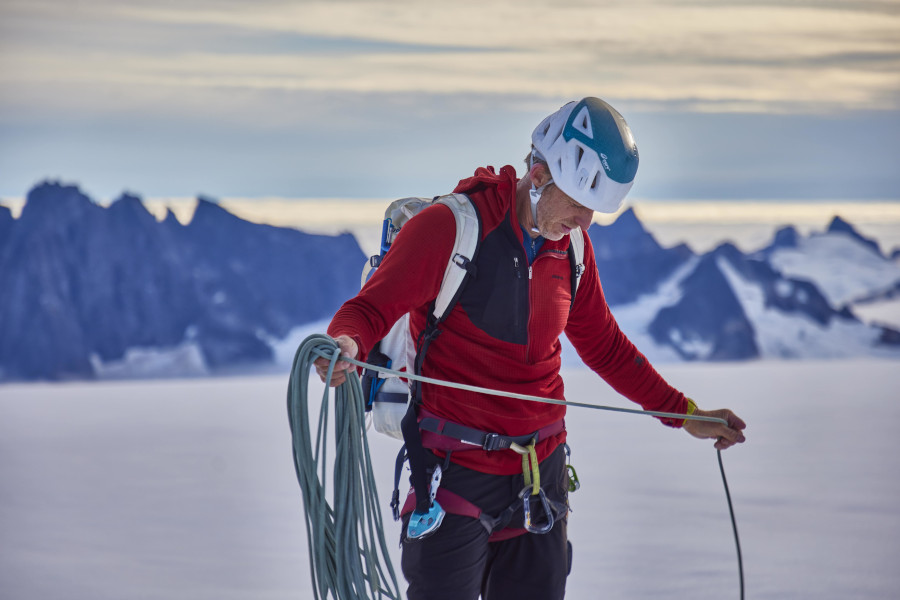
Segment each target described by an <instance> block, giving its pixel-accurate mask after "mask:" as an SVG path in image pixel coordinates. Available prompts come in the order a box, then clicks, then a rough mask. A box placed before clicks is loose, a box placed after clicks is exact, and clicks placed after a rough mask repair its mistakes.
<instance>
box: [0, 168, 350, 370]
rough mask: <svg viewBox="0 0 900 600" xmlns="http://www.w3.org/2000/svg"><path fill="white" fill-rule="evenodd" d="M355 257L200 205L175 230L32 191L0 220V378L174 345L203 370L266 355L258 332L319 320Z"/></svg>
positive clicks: (139, 211) (127, 207)
mask: <svg viewBox="0 0 900 600" xmlns="http://www.w3.org/2000/svg"><path fill="white" fill-rule="evenodd" d="M364 260H365V257H364V256H363V253H362V251H361V250H360V248H359V246H358V244H357V243H356V241H355V240H354V239H353V237H352V236H350V235H348V234H345V235H341V236H336V237H329V236H317V235H309V234H305V233H302V232H300V231H296V230H292V229H283V228H277V227H269V226H264V225H256V224H253V223H249V222H246V221H243V220H241V219H239V218H237V217H235V216H233V215H231V214H230V213H228V212H227V211H225V210H224V209H222V208H220V207H218V206H217V205H215V204H213V203H211V202H208V201H201V202H200V203H199V205H198V208H197V212H196V215H195V217H194V219H193V220H192V221H191V223H190V224H189V225H187V226H182V225H181V224H180V223H178V221H177V220H176V219H175V218H174V217H173V216H172V215H171V214H170V215H169V216H168V218H166V219H165V220H164V221H163V222H157V221H156V219H155V218H154V217H153V215H151V214H150V213H149V212H147V210H146V209H145V207H144V205H143V204H142V203H141V201H140V199H139V198H138V197H136V196H134V195H131V194H123V195H122V196H121V197H120V198H118V199H117V200H116V201H115V202H114V203H113V204H112V205H110V207H109V208H103V207H101V206H98V205H97V204H95V203H94V202H92V201H91V200H90V199H89V198H88V197H87V196H85V195H84V194H82V193H81V192H80V191H79V190H78V188H77V187H74V186H64V185H60V184H56V183H43V184H40V185H38V186H37V187H35V188H34V189H33V190H32V191H31V192H30V193H29V194H28V198H27V202H26V204H25V206H24V208H23V210H22V214H21V216H20V218H19V219H12V218H11V216H9V212H8V211H5V212H0V380H3V379H60V378H69V377H90V376H91V375H92V374H93V368H92V366H91V362H90V358H91V356H97V357H99V358H100V359H101V360H104V361H108V360H115V359H118V358H121V357H122V356H123V354H124V352H125V350H126V349H127V348H131V347H171V346H175V345H177V344H179V343H181V342H183V341H185V340H193V341H195V342H197V343H198V345H199V346H200V348H201V350H202V352H203V355H204V359H205V361H206V363H207V364H208V365H209V366H210V367H213V368H215V367H222V366H227V365H233V364H236V363H241V362H252V361H263V360H268V359H270V358H271V350H270V348H269V346H268V345H267V344H266V343H265V341H264V340H263V339H262V337H263V336H272V337H281V336H283V335H284V334H285V333H287V331H288V330H289V329H290V328H291V327H293V326H296V325H301V324H303V323H306V322H310V321H315V320H318V319H323V318H327V317H328V316H329V315H330V314H331V313H333V312H334V310H336V309H337V307H338V306H340V304H341V302H343V301H344V300H345V299H347V298H349V297H350V296H352V295H353V294H355V293H356V291H357V290H358V287H359V280H358V273H359V269H360V265H362V263H363V261H364ZM310 282H314V283H310Z"/></svg>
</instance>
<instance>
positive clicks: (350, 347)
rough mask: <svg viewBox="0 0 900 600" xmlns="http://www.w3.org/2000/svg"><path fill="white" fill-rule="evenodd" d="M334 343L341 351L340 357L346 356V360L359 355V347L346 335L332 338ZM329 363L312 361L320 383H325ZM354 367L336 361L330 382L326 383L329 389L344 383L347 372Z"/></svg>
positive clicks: (328, 361)
mask: <svg viewBox="0 0 900 600" xmlns="http://www.w3.org/2000/svg"><path fill="white" fill-rule="evenodd" d="M334 341H335V342H337V345H338V347H339V348H340V349H341V356H346V357H348V358H354V359H355V358H356V355H357V354H359V346H357V345H356V342H354V341H353V338H351V337H349V336H346V335H339V336H338V337H336V338H334ZM330 363H331V361H330V360H328V359H327V358H321V357H320V358H317V359H316V360H314V361H313V364H314V365H315V366H316V373H318V374H319V379H321V380H322V382H323V383H324V382H325V376H326V375H327V374H328V365H329V364H330ZM354 368H355V367H354V366H353V365H352V364H351V363H348V362H347V361H344V360H338V361H337V364H335V365H334V371H333V372H332V373H331V381H329V382H327V383H328V385H329V386H331V387H337V386H339V385H341V384H342V383H344V382H345V381H346V380H347V372H348V371H350V370H351V369H354Z"/></svg>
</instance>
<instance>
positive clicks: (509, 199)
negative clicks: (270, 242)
mask: <svg viewBox="0 0 900 600" xmlns="http://www.w3.org/2000/svg"><path fill="white" fill-rule="evenodd" d="M637 163H638V154H637V147H636V146H635V144H634V139H633V138H632V135H631V131H630V129H629V128H628V125H627V124H626V123H625V120H624V119H623V118H622V116H621V115H620V114H619V113H618V112H616V111H615V109H613V108H612V107H611V106H609V105H608V104H606V103H605V102H603V101H602V100H599V99H597V98H585V99H583V100H581V101H579V102H570V103H568V104H566V105H565V106H563V107H562V108H561V109H560V110H559V111H557V112H555V113H554V114H552V115H550V116H549V117H547V118H546V119H544V121H543V122H542V123H541V124H540V125H538V127H537V128H536V129H535V130H534V132H533V133H532V152H531V154H530V156H529V159H528V160H527V165H528V167H529V169H528V172H527V173H526V174H525V176H523V177H522V178H521V179H517V177H516V173H515V171H514V169H513V168H512V167H509V166H507V167H503V168H502V169H501V170H500V172H499V173H495V172H494V170H493V169H492V168H480V169H478V170H477V171H476V172H475V175H474V176H473V177H470V178H468V179H464V180H462V181H461V182H460V183H459V185H458V186H457V188H456V190H455V192H458V193H464V194H466V195H467V196H468V197H469V198H470V199H471V201H472V202H473V203H474V205H475V207H476V208H477V211H478V214H479V217H480V220H481V223H482V237H481V243H480V247H479V251H478V256H477V257H476V258H475V260H474V262H475V268H476V269H475V276H474V277H473V279H472V280H470V281H469V282H468V283H467V284H466V286H465V287H464V289H463V291H462V294H461V296H460V298H459V301H458V303H457V304H456V306H455V308H454V309H453V311H452V312H451V313H450V315H449V317H448V318H447V319H446V320H445V321H444V322H443V323H442V324H441V326H440V329H441V334H440V335H439V336H438V337H437V338H436V339H435V340H434V341H433V342H432V343H431V344H430V346H429V348H428V351H427V354H426V357H425V359H424V363H423V365H422V368H421V371H422V373H421V374H422V375H425V376H428V377H433V378H436V379H442V380H447V381H453V382H458V383H467V384H471V385H477V386H482V387H487V388H493V389H499V390H503V391H506V392H513V393H521V394H530V395H537V396H543V397H549V398H556V399H563V397H564V393H563V381H562V379H561V377H560V375H559V368H560V343H559V335H560V334H561V333H563V332H565V333H566V336H567V337H568V338H569V340H570V341H571V342H572V344H573V345H574V347H575V349H576V350H577V351H578V354H579V356H580V357H581V358H582V360H584V362H585V363H586V364H587V365H588V366H589V367H590V368H591V369H593V370H594V371H595V372H597V373H598V374H599V375H600V376H601V377H602V378H603V379H604V380H606V381H607V382H608V383H609V384H610V385H612V386H613V387H614V388H615V389H616V390H617V391H618V392H620V393H621V394H623V395H624V396H625V397H627V398H629V399H630V400H632V401H635V402H637V403H639V404H640V405H641V406H642V407H644V409H647V410H655V411H662V412H669V413H676V414H694V415H705V416H714V417H719V418H722V419H724V420H726V421H727V422H728V423H729V426H727V427H726V426H724V425H719V424H716V423H710V422H700V421H683V420H681V419H663V420H662V421H663V423H665V424H666V425H669V426H672V427H683V428H684V429H685V430H687V431H688V433H690V434H691V435H693V436H695V437H698V438H712V439H715V440H716V442H715V446H716V447H717V448H719V449H724V448H728V447H730V446H732V445H733V444H735V443H740V442H743V441H744V435H743V433H742V431H741V430H742V429H744V427H745V425H744V422H743V421H741V419H739V418H738V417H737V416H736V415H734V414H733V413H732V412H731V411H730V410H725V409H723V410H715V411H703V410H700V409H699V408H696V405H695V404H694V403H693V401H691V400H689V399H687V398H686V397H685V396H684V394H682V393H681V392H679V391H678V390H676V389H674V388H673V387H671V386H670V385H669V384H668V383H666V382H665V381H664V380H663V379H662V377H661V376H660V375H659V374H658V373H657V372H656V371H655V370H654V369H653V367H652V366H651V365H650V364H649V362H648V361H647V360H646V359H645V358H644V356H643V355H642V354H641V353H640V352H638V350H637V349H636V348H635V347H634V345H633V344H632V343H631V342H630V341H629V340H628V339H627V338H626V337H625V336H624V334H623V333H622V332H621V330H620V329H619V327H618V325H617V324H616V321H615V319H614V318H613V316H612V314H611V313H610V310H609V307H608V306H607V304H606V301H605V299H604V296H603V291H602V288H601V285H600V281H599V276H598V273H597V267H596V263H595V261H594V254H593V249H592V246H591V244H590V239H589V238H588V237H587V236H584V243H585V248H584V267H585V269H584V274H583V275H582V277H581V282H580V286H579V287H578V289H577V292H576V293H575V298H574V301H573V299H572V290H573V287H572V277H573V276H575V275H574V273H573V269H572V266H571V264H570V261H569V256H568V250H569V234H570V232H572V231H573V230H575V229H576V228H580V229H582V230H585V229H587V228H588V227H589V226H590V224H591V220H592V217H593V212H594V211H595V210H597V211H603V212H615V211H616V210H617V209H618V208H619V206H620V205H621V203H622V201H623V199H624V197H625V195H626V194H627V193H628V190H629V189H630V188H631V185H632V183H633V181H634V175H635V173H636V171H637ZM455 232H456V225H455V220H454V218H453V216H452V214H451V211H450V210H449V209H448V208H447V207H446V206H441V205H435V206H433V207H429V208H428V209H426V210H424V211H422V212H421V213H420V214H419V215H417V216H416V217H415V218H414V219H412V220H410V221H409V222H408V223H407V224H406V225H404V227H403V229H402V231H401V232H400V234H399V235H398V237H397V239H396V241H395V242H394V245H393V247H392V249H391V251H390V252H389V253H387V255H386V256H385V258H384V260H383V262H382V264H381V266H380V267H379V269H378V270H377V272H376V273H375V275H374V276H373V277H372V279H371V280H370V281H369V282H368V283H367V284H366V285H365V286H364V287H363V289H362V290H361V291H360V293H359V294H358V295H357V296H356V297H355V298H353V299H351V300H349V301H348V302H347V303H345V304H344V306H343V307H341V309H340V310H339V311H338V312H337V314H336V315H335V317H334V319H333V320H332V322H331V325H330V326H329V328H328V333H329V335H331V336H332V337H334V338H335V339H336V341H337V343H338V345H339V346H340V348H341V352H342V354H343V355H346V356H349V357H351V358H358V357H363V358H365V357H366V355H367V353H368V352H369V350H370V349H371V348H372V345H373V344H374V343H375V342H376V341H377V340H379V339H381V338H382V337H383V336H384V335H385V334H386V333H387V331H388V330H389V329H390V327H391V326H392V325H393V323H394V322H395V321H396V320H397V319H398V318H399V317H401V316H402V315H403V314H405V313H407V312H409V313H410V330H411V332H412V334H413V337H414V338H416V337H417V336H418V334H419V333H420V332H421V331H422V330H423V329H424V328H425V326H426V319H427V316H428V312H429V304H430V303H431V302H432V301H433V300H434V298H435V297H436V296H437V292H438V290H439V289H440V285H441V279H442V276H443V272H444V267H445V265H447V262H448V260H449V258H450V252H451V249H452V248H453V241H454V235H455ZM349 368H351V365H350V364H349V363H347V362H341V361H339V362H338V363H337V365H336V369H335V372H334V375H333V379H332V381H331V382H330V384H331V385H339V384H340V383H342V382H343V381H344V379H345V377H346V371H347V369H349ZM317 370H318V371H319V376H320V377H322V378H323V380H324V376H325V373H326V370H327V362H326V361H325V360H324V359H320V360H319V361H317ZM417 410H418V419H419V420H420V421H421V420H422V419H423V418H425V417H428V419H430V420H431V421H437V422H439V423H441V427H440V429H441V431H443V428H444V427H445V425H446V424H450V427H452V428H456V430H458V431H475V432H477V434H478V435H482V436H485V437H484V439H488V438H490V437H491V436H493V435H494V434H498V435H499V436H500V437H501V438H502V439H505V440H507V443H505V444H503V449H499V450H486V449H482V448H481V447H479V446H475V445H471V444H469V445H466V444H458V445H456V446H454V445H452V444H450V445H446V444H442V443H434V436H432V437H431V438H428V439H431V441H430V442H429V441H427V439H426V437H424V436H423V438H422V444H423V445H424V446H425V447H426V448H428V450H426V451H425V452H426V453H427V457H428V458H427V462H428V465H427V466H428V468H429V472H432V470H434V469H436V468H437V467H441V471H440V472H439V473H440V474H441V481H440V488H439V490H438V492H439V493H440V492H443V493H445V494H446V495H445V497H451V496H449V494H452V495H453V496H452V497H453V498H457V497H461V498H462V499H463V500H462V502H463V505H464V506H466V507H475V508H476V509H477V510H476V511H475V512H474V513H473V512H472V511H467V510H459V509H456V510H454V509H451V508H447V510H446V512H447V513H449V514H446V516H444V518H443V521H442V522H441V523H440V526H439V527H437V528H436V531H435V532H434V533H433V534H432V535H430V536H428V537H425V538H423V539H413V538H414V536H410V535H409V534H408V533H407V534H406V535H404V543H403V560H402V568H403V574H404V576H405V577H406V579H407V581H408V582H409V589H408V592H407V595H408V597H409V598H410V600H418V599H426V598H427V599H428V600H435V599H441V598H448V599H453V600H475V599H476V598H478V596H479V594H480V595H481V596H482V598H484V599H485V600H502V599H506V598H510V599H512V598H515V599H516V600H519V599H521V598H541V599H543V600H549V599H554V598H562V597H563V596H564V595H565V581H566V576H567V574H568V569H569V565H570V559H571V556H570V553H571V546H570V545H568V543H567V540H566V526H567V523H566V494H567V490H568V478H567V471H566V465H565V455H564V450H565V438H566V432H565V427H564V424H563V417H564V416H565V407H564V406H559V405H549V404H539V403H530V402H523V401H519V400H514V399H509V398H504V397H496V396H486V395H483V394H478V393H475V392H469V391H461V390H457V389H449V388H444V387H437V386H430V385H424V386H423V387H422V391H421V398H420V403H419V405H418V409H417ZM420 426H422V427H424V425H420ZM450 427H448V429H449V428H450ZM404 437H405V438H406V435H404ZM438 437H441V436H438ZM445 437H446V436H445ZM478 439H481V438H478ZM527 439H530V440H531V443H528V442H526V441H523V440H527ZM513 442H516V443H513ZM518 442H521V443H518ZM407 443H409V440H408V439H407ZM526 446H527V447H526ZM485 448H487V445H485ZM514 449H515V451H514ZM523 454H524V457H525V459H524V461H523V456H522V455H523ZM532 460H535V461H536V462H538V463H539V468H538V469H534V468H533V463H532V462H531V461H532ZM414 476H415V473H414ZM538 477H539V478H540V479H539V481H540V484H539V483H538V482H537V478H538ZM538 488H540V489H539V490H538ZM432 491H434V487H432ZM440 498H441V496H440V495H439V496H438V499H440ZM414 500H416V501H417V500H418V499H416V498H414ZM446 504H448V505H449V503H446ZM526 510H527V511H528V514H526ZM417 514H419V513H418V512H415V513H413V515H412V516H411V515H409V514H407V515H406V517H405V522H404V523H405V524H406V523H408V522H409V519H410V518H416V515H417ZM478 514H481V515H487V516H488V517H490V518H488V519H487V521H485V519H484V518H475V517H476V516H477V515H478ZM442 516H443V515H442ZM493 517H496V518H495V519H493V520H492V519H491V518H493ZM485 522H488V523H489V524H488V525H485ZM489 530H490V531H489Z"/></svg>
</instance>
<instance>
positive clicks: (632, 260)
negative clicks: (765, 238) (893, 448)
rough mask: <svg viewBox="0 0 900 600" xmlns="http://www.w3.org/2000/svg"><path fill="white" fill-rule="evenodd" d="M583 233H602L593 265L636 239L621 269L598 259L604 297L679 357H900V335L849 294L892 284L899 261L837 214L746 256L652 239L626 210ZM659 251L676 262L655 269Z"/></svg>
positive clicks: (637, 334)
mask: <svg viewBox="0 0 900 600" xmlns="http://www.w3.org/2000/svg"><path fill="white" fill-rule="evenodd" d="M620 223H621V224H620ZM623 232H625V233H627V236H624V235H623ZM589 233H590V235H591V240H592V241H594V242H595V244H596V243H597V241H598V240H604V238H605V239H606V240H607V243H606V247H602V248H601V249H598V250H595V253H596V254H597V258H598V264H602V263H601V261H607V260H608V258H609V257H608V253H609V248H608V246H609V245H610V243H613V244H616V243H618V242H619V241H621V240H622V239H626V238H630V239H633V240H641V243H640V244H638V245H635V246H634V247H635V248H638V249H637V250H634V251H633V250H631V247H630V246H627V245H626V246H624V248H625V249H623V247H622V246H620V248H619V251H618V253H619V255H618V256H617V257H615V259H616V260H619V261H621V262H622V263H623V264H621V265H619V266H618V267H617V270H612V269H607V270H606V272H604V268H603V266H599V267H598V268H599V269H600V272H601V275H602V277H601V280H602V281H603V286H604V290H613V292H614V293H609V292H608V291H607V297H608V299H609V302H610V305H611V306H612V307H613V312H614V314H616V315H617V316H618V315H619V314H622V315H625V318H624V319H620V322H621V323H622V327H623V329H624V330H625V331H626V333H628V335H629V336H630V337H632V338H633V339H636V340H647V339H648V338H649V340H650V341H651V342H652V343H653V344H655V345H657V346H658V347H660V348H662V349H670V350H674V351H675V353H677V355H678V356H679V357H680V358H682V359H685V360H742V359H750V358H804V357H806V358H811V357H816V358H820V357H839V356H840V357H846V356H860V355H868V354H887V355H894V356H897V357H900V334H898V333H897V332H896V331H894V330H892V329H889V328H886V327H884V326H882V325H877V324H867V323H864V322H862V321H861V320H860V319H858V318H857V317H856V316H855V315H854V313H853V311H852V303H853V301H854V300H856V301H861V300H863V299H866V298H869V297H872V296H874V295H877V294H883V293H884V292H885V291H886V290H892V289H898V287H900V267H898V266H897V265H896V264H895V263H894V262H893V261H892V260H891V259H889V258H887V257H885V256H883V255H882V254H881V252H880V250H879V249H878V246H877V244H876V243H875V242H873V241H872V240H868V239H866V238H864V237H863V236H861V235H859V234H858V233H857V232H856V231H855V230H854V229H853V228H852V226H850V224H848V223H846V222H845V221H843V220H841V219H840V218H835V219H834V221H833V222H832V223H831V225H830V226H829V228H828V231H827V232H825V233H816V234H812V235H810V236H809V237H802V236H800V235H799V234H798V233H797V231H796V230H795V229H794V228H792V227H787V228H784V229H781V230H779V231H778V232H777V233H776V234H775V237H774V239H773V241H772V243H771V244H770V245H769V246H767V247H766V248H763V249H761V250H759V251H757V252H754V253H752V254H750V255H745V254H743V253H742V252H741V251H740V250H739V249H738V248H737V247H735V246H734V245H733V244H731V243H727V242H726V243H723V244H722V245H720V246H719V247H717V248H716V249H714V250H712V251H710V252H708V253H706V254H704V255H703V256H700V257H696V258H694V259H693V260H691V257H692V254H691V253H690V251H689V250H685V249H684V248H682V247H677V248H673V249H668V250H667V249H664V248H662V247H660V246H659V245H658V244H656V243H655V242H652V243H651V241H652V236H649V234H648V233H647V232H646V231H644V230H643V227H642V226H641V225H640V223H639V222H638V221H637V219H636V217H635V215H634V214H633V213H632V212H631V211H627V212H626V213H624V214H623V215H622V216H621V217H619V219H617V220H616V222H615V223H613V224H612V225H610V226H607V227H605V228H601V227H599V226H597V225H594V226H592V227H591V229H590V230H589ZM676 252H677V253H678V254H677V256H679V257H681V258H680V259H679V260H677V261H676V260H675V259H674V256H676V255H675V253H676ZM664 260H669V261H671V263H670V266H671V267H672V268H670V269H660V268H659V267H658V265H660V264H663V261H664ZM619 272H621V273H623V274H626V275H625V276H623V277H619V276H618V273H619ZM642 278H643V279H644V280H645V281H646V282H648V283H647V284H645V285H643V286H642V287H641V288H640V291H639V293H637V294H634V296H633V297H627V295H625V294H623V293H622V292H621V291H619V288H621V287H622V286H623V285H625V286H627V285H628V284H629V283H630V282H632V281H635V280H640V279H642ZM648 288H649V289H648ZM623 298H624V301H623ZM660 348H657V349H656V352H657V353H659V350H660Z"/></svg>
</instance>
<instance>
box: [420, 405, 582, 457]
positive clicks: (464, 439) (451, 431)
mask: <svg viewBox="0 0 900 600" xmlns="http://www.w3.org/2000/svg"><path fill="white" fill-rule="evenodd" d="M565 428H566V423H565V421H564V420H563V419H560V420H559V421H556V422H554V423H551V424H549V425H547V426H545V427H542V428H540V429H538V430H537V431H535V432H534V433H530V434H528V435H520V436H509V435H503V434H500V433H488V432H486V431H481V430H480V429H474V428H472V427H466V426H465V425H460V424H459V423H454V422H453V421H448V420H447V419H442V418H440V417H438V416H437V415H435V414H433V413H431V412H429V411H427V410H425V409H424V408H420V409H419V429H420V430H421V431H422V446H423V447H425V448H431V449H433V450H444V451H450V452H455V451H457V450H488V451H493V450H506V449H508V448H509V447H510V446H511V445H512V444H514V443H515V444H519V445H528V444H530V443H531V442H532V440H533V441H534V442H535V443H536V442H539V441H541V440H545V439H547V438H548V437H550V436H554V435H556V434H558V433H562V432H563V431H564V430H565Z"/></svg>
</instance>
